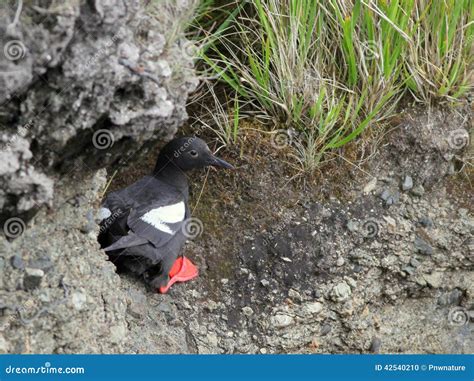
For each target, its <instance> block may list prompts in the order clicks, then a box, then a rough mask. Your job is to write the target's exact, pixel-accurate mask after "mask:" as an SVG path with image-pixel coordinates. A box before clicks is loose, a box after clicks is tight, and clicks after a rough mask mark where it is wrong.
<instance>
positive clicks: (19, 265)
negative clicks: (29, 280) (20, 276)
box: [10, 255, 25, 270]
mask: <svg viewBox="0 0 474 381" xmlns="http://www.w3.org/2000/svg"><path fill="white" fill-rule="evenodd" d="M10 263H11V265H12V267H13V268H14V269H18V270H23V269H24V268H25V263H24V262H23V259H21V257H20V256H19V255H14V256H12V257H11V258H10Z"/></svg>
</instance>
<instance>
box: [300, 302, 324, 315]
mask: <svg viewBox="0 0 474 381" xmlns="http://www.w3.org/2000/svg"><path fill="white" fill-rule="evenodd" d="M322 309H323V305H322V303H320V302H310V303H305V304H304V305H303V307H302V310H303V313H305V314H306V315H317V314H319V313H320V312H321V311H322Z"/></svg>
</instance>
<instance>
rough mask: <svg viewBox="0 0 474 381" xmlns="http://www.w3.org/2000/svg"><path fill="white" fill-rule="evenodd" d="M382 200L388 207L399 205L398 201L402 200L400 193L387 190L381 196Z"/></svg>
mask: <svg viewBox="0 0 474 381" xmlns="http://www.w3.org/2000/svg"><path fill="white" fill-rule="evenodd" d="M380 198H381V199H382V200H384V201H385V205H388V206H390V205H394V204H396V203H398V201H399V200H400V192H398V191H391V190H389V189H385V190H384V191H383V192H382V193H381V194H380Z"/></svg>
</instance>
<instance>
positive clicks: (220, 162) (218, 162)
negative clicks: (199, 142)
mask: <svg viewBox="0 0 474 381" xmlns="http://www.w3.org/2000/svg"><path fill="white" fill-rule="evenodd" d="M209 165H212V166H213V167H221V168H225V169H235V168H234V166H233V165H231V164H229V163H228V162H227V161H225V160H222V159H219V158H218V157H216V156H211V160H210V163H209Z"/></svg>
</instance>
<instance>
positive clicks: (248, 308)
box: [242, 306, 253, 316]
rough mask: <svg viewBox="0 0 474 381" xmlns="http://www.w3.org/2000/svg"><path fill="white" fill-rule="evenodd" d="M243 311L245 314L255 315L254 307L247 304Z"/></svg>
mask: <svg viewBox="0 0 474 381" xmlns="http://www.w3.org/2000/svg"><path fill="white" fill-rule="evenodd" d="M242 312H243V314H244V315H245V316H252V315H253V310H252V308H250V307H248V306H245V307H244V308H242Z"/></svg>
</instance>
